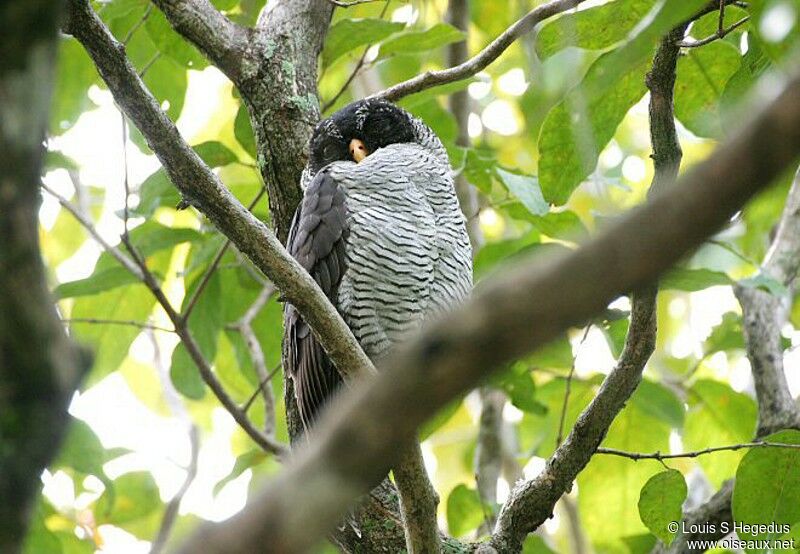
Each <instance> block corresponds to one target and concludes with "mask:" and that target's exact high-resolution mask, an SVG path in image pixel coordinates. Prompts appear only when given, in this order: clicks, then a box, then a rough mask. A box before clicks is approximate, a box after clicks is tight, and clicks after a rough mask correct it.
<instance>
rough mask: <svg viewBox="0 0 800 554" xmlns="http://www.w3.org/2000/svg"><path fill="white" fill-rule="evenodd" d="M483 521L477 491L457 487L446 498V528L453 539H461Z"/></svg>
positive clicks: (465, 487) (461, 486) (464, 486)
mask: <svg viewBox="0 0 800 554" xmlns="http://www.w3.org/2000/svg"><path fill="white" fill-rule="evenodd" d="M483 520H484V515H483V507H482V505H481V499H480V497H479V496H478V491H476V490H475V489H470V488H468V487H467V486H466V485H458V486H457V487H456V488H454V489H453V490H452V492H450V496H448V497H447V528H448V529H449V531H450V534H452V535H453V536H454V537H461V536H463V535H466V534H467V532H469V531H471V530H472V529H475V528H476V527H478V525H480V524H481V523H482V522H483Z"/></svg>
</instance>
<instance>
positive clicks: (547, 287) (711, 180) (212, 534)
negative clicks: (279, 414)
mask: <svg viewBox="0 0 800 554" xmlns="http://www.w3.org/2000/svg"><path fill="white" fill-rule="evenodd" d="M754 113H757V116H756V117H755V118H754V119H752V120H751V121H750V122H749V124H747V125H746V126H744V127H743V128H742V129H740V130H739V132H738V133H736V134H735V135H733V136H732V138H731V139H730V140H728V141H727V142H725V143H724V144H723V145H722V146H720V147H719V148H718V149H717V150H716V151H715V152H714V153H713V154H712V155H711V156H710V157H709V158H708V159H707V160H706V161H704V162H702V163H700V164H698V165H696V166H694V167H693V168H692V169H691V170H690V171H688V172H687V173H685V174H684V175H683V176H682V177H681V179H680V180H679V183H678V184H677V185H676V186H675V187H669V188H668V189H667V190H665V191H664V192H662V193H660V194H658V195H656V196H655V197H654V198H653V199H652V201H650V202H648V203H647V204H646V205H644V206H642V207H640V208H638V209H636V210H633V211H632V212H630V213H629V214H627V215H626V216H625V217H622V218H621V219H620V220H619V221H618V222H616V223H615V224H614V225H613V226H612V227H610V228H608V229H607V230H606V231H605V232H604V233H602V234H600V235H599V236H597V237H596V238H595V239H594V240H592V241H590V242H588V243H587V244H586V245H584V246H583V247H581V248H580V249H578V250H577V251H574V252H572V253H570V254H568V255H565V256H561V257H556V258H552V259H549V260H547V263H546V264H542V263H541V262H542V261H541V258H540V257H537V258H536V259H533V258H528V259H523V260H520V262H518V264H517V265H516V266H514V267H512V268H509V269H508V270H507V271H506V272H504V273H503V274H502V275H498V276H496V277H495V278H494V279H492V280H490V281H487V282H485V283H484V285H483V286H482V287H480V289H479V290H478V291H476V293H475V294H474V295H473V297H472V299H471V300H470V301H469V302H468V303H466V304H465V305H463V306H461V307H458V308H455V309H454V311H453V312H452V313H450V314H449V315H448V316H446V317H444V318H443V319H442V320H440V321H438V322H434V323H431V324H430V325H428V326H427V328H426V329H424V331H423V332H421V333H420V334H418V335H417V336H416V338H415V339H413V340H412V341H410V342H409V343H408V344H406V345H405V346H402V347H399V348H398V349H397V350H396V351H395V352H394V354H393V355H392V356H390V357H389V358H388V359H387V360H386V363H385V364H384V365H383V367H384V371H383V372H382V373H381V374H380V376H378V377H376V378H372V379H369V380H367V381H365V382H364V383H361V384H360V385H359V386H357V387H355V388H354V389H353V390H351V391H348V392H346V393H344V394H342V396H341V397H340V400H339V402H338V405H337V406H336V407H335V408H334V409H332V410H330V411H329V412H327V415H326V416H325V417H324V418H323V419H322V420H321V421H320V422H319V424H318V425H317V427H316V429H315V430H314V431H313V432H312V433H313V435H314V436H313V440H311V441H309V443H308V444H306V445H303V447H302V448H301V449H299V450H298V452H297V454H296V457H295V458H294V460H293V462H292V463H291V464H290V465H289V466H288V467H287V468H286V469H285V470H284V472H283V473H282V474H281V475H280V476H279V477H278V478H277V479H275V480H274V481H272V482H271V483H270V484H269V485H268V486H267V487H266V488H265V489H264V490H262V491H261V492H260V493H259V494H257V495H255V496H254V497H253V498H252V499H251V501H250V503H249V505H248V507H247V508H246V509H245V510H243V511H242V512H240V513H239V514H238V515H236V516H234V517H233V518H231V519H230V520H228V521H226V522H225V523H224V524H223V525H213V524H208V525H204V526H203V527H201V528H200V529H199V530H198V531H197V532H196V533H195V534H194V535H193V536H192V537H190V538H189V540H188V541H187V542H186V543H185V544H184V545H183V548H182V550H181V551H182V552H196V551H198V550H202V551H203V552H206V553H215V552H227V553H237V552H252V551H254V550H257V549H258V548H259V546H260V545H264V544H269V545H271V547H272V548H273V550H274V551H275V552H302V551H304V550H305V549H307V548H308V547H310V546H311V545H313V544H314V543H315V542H316V541H317V540H319V538H320V537H322V536H323V535H324V534H325V533H326V532H328V531H329V530H330V529H331V528H332V527H333V526H334V525H335V522H336V521H337V520H338V519H339V517H341V515H342V513H343V512H344V511H345V510H346V508H347V506H348V505H349V504H350V503H351V502H353V500H354V499H355V498H356V497H358V495H360V494H363V493H364V492H366V491H367V490H369V488H370V487H372V486H374V485H375V484H376V483H378V482H379V481H380V480H381V479H382V477H383V475H385V472H386V471H387V470H388V468H389V467H390V466H391V464H392V463H393V462H394V460H395V457H396V455H397V453H398V449H399V448H400V447H401V445H403V444H405V443H407V441H409V440H411V439H412V438H413V435H414V431H415V429H417V428H418V426H419V425H420V424H421V423H422V422H423V421H424V420H425V419H427V418H428V417H430V416H431V415H432V414H433V413H434V412H435V411H436V410H437V409H438V408H440V407H441V406H443V405H445V404H446V403H447V402H448V401H450V400H452V399H454V398H455V397H457V395H459V394H462V393H464V392H465V391H467V390H469V389H470V388H471V387H473V386H474V385H475V384H476V383H477V382H478V381H479V380H481V379H482V378H484V377H485V376H486V375H488V374H489V373H490V372H492V371H494V370H496V369H498V368H499V367H500V366H501V364H503V363H505V362H507V361H509V360H511V359H514V358H516V357H519V356H521V355H523V354H525V353H526V352H530V351H531V350H533V349H535V348H537V347H539V346H542V345H544V344H545V343H546V342H547V341H549V340H552V339H554V338H555V337H557V336H558V335H559V334H560V333H563V332H564V331H565V330H566V329H567V328H568V327H570V326H573V325H579V324H581V323H582V322H585V321H586V320H587V319H589V318H591V317H592V316H593V315H594V314H596V313H598V312H600V311H601V310H603V309H605V307H606V306H607V305H608V303H609V302H611V301H612V300H613V299H614V298H616V297H618V296H619V295H620V294H623V293H624V292H625V291H629V290H636V289H639V288H641V287H644V286H647V284H648V283H652V282H653V281H654V280H655V279H656V278H657V277H658V276H659V275H660V274H661V273H663V272H664V271H666V270H667V269H668V268H669V267H670V266H672V265H673V264H674V263H675V262H676V261H677V260H679V259H680V258H681V257H682V256H684V255H686V254H687V253H688V252H689V251H690V250H692V249H694V248H696V247H697V246H699V245H700V244H701V243H702V242H703V241H704V240H705V239H706V238H708V237H709V236H710V235H712V234H713V233H714V232H716V231H717V230H718V229H719V228H720V227H722V226H723V225H724V224H725V223H726V222H727V221H728V220H729V218H730V217H731V216H732V215H733V214H734V213H736V211H738V210H739V209H741V207H742V206H743V205H744V204H745V203H746V202H747V200H748V199H749V198H750V197H752V196H753V195H754V194H755V193H756V192H758V191H759V190H761V189H763V188H765V187H766V186H767V185H768V184H769V183H770V182H772V181H773V180H774V179H775V178H776V177H777V176H778V175H779V174H780V173H781V172H782V171H784V170H785V169H786V168H787V167H789V166H790V165H792V164H793V163H794V162H795V161H796V159H797V157H798V155H800V76H798V75H795V76H794V77H793V78H792V79H791V80H790V81H789V82H788V83H787V86H786V87H785V89H784V90H783V91H782V92H781V93H780V95H778V96H777V97H776V98H775V99H774V101H773V102H772V103H771V104H769V106H767V107H766V109H757V110H754ZM676 220H680V221H681V222H682V225H679V226H676V225H675V221H676ZM609 267H613V268H614V271H608V270H607V268H609ZM652 316H653V314H652V313H650V311H649V310H642V311H641V312H639V313H634V314H633V319H634V321H633V322H632V324H633V325H646V322H647V321H650V320H651V319H652ZM628 348H629V349H630V348H635V349H637V350H639V351H640V352H642V353H643V352H645V351H646V350H647V348H648V345H647V344H646V343H645V344H636V345H633V344H631V345H629V346H628ZM620 380H623V381H624V377H623V376H620ZM606 382H607V388H612V386H613V384H614V383H615V380H613V379H612V380H611V381H608V380H607V381H606ZM614 396H616V395H614ZM601 402H602V404H606V403H607V402H608V404H612V402H610V401H609V399H608V398H607V396H606V399H604V400H602V401H601ZM602 408H603V407H602V406H598V408H597V409H598V410H602ZM589 431H590V430H589V429H587V428H586V427H585V424H579V425H578V426H577V428H576V430H575V431H574V432H573V435H574V439H573V440H575V441H579V440H585V438H584V436H583V434H584V433H585V432H589ZM598 442H599V441H598ZM569 443H570V439H568V440H567V443H565V445H566V444H569ZM592 446H597V444H593V445H592ZM567 462H568V461H567V460H564V459H560V460H555V462H554V463H556V464H561V463H567ZM552 465H553V464H552V463H551V466H552ZM560 473H561V474H563V473H565V472H560ZM559 495H560V492H559ZM547 515H549V513H548V514H547ZM545 517H546V516H545Z"/></svg>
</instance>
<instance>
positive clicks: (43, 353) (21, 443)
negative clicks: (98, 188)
mask: <svg viewBox="0 0 800 554" xmlns="http://www.w3.org/2000/svg"><path fill="white" fill-rule="evenodd" d="M61 7H62V6H61V5H60V3H57V2H55V3H54V2H50V1H45V0H31V1H29V2H4V3H3V4H2V5H0V21H2V22H3V23H2V27H3V32H2V33H0V99H2V101H1V102H0V291H2V294H0V498H2V502H0V552H9V553H11V554H14V553H16V552H20V551H21V550H22V543H23V541H24V538H25V536H26V532H27V529H28V524H29V520H30V517H31V515H32V510H33V508H34V506H35V505H36V499H37V497H38V492H39V490H40V489H41V485H42V483H41V474H42V471H43V470H44V468H45V467H47V465H48V464H49V463H50V461H51V460H52V459H53V457H54V456H55V454H56V453H57V452H58V448H59V446H60V444H61V440H62V438H63V435H64V429H65V426H66V423H67V421H68V420H69V418H68V417H67V407H68V405H69V401H70V400H71V399H72V395H73V393H74V391H75V389H76V387H77V386H78V384H79V382H80V380H81V378H82V377H83V375H84V373H85V372H86V371H87V370H88V369H89V366H90V365H91V364H90V358H89V356H88V355H87V354H86V353H85V352H83V351H82V350H80V349H79V348H78V347H77V346H76V345H75V344H74V343H73V342H72V341H70V340H69V338H68V337H67V335H66V333H65V332H64V328H63V326H62V324H61V322H60V320H59V318H58V314H57V313H56V309H55V304H54V302H53V298H52V296H51V295H50V292H49V290H48V287H47V278H46V271H45V268H44V265H43V264H42V257H41V252H40V249H39V204H40V200H41V199H40V196H39V183H40V175H41V170H42V162H43V157H44V148H43V146H42V145H43V143H44V138H45V131H46V129H47V126H48V120H49V118H48V116H49V111H50V110H49V106H50V95H51V92H52V86H53V74H54V71H53V70H54V67H55V58H56V46H57V40H58V20H59V18H60V16H61V13H62V10H61Z"/></svg>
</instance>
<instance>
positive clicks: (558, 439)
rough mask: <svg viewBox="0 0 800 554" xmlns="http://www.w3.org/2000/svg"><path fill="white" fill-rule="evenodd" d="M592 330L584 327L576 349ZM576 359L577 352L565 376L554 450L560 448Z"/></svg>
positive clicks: (590, 326) (589, 326)
mask: <svg viewBox="0 0 800 554" xmlns="http://www.w3.org/2000/svg"><path fill="white" fill-rule="evenodd" d="M591 328H592V324H591V323H590V324H589V325H587V326H586V329H584V331H583V336H582V337H581V341H580V342H579V343H578V348H580V347H581V345H583V343H584V342H586V337H588V336H589V329H591ZM577 358H578V353H577V351H576V352H575V353H574V354H573V355H572V364H571V365H570V367H569V374H568V375H567V383H566V387H565V389H564V403H563V404H562V405H561V416H560V417H559V419H558V435H557V436H556V448H558V447H559V446H561V441H562V439H563V438H564V423H565V422H566V419H567V406H568V405H569V394H570V390H571V389H572V377H573V376H574V375H575V360H576V359H577Z"/></svg>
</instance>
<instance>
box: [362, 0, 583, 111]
mask: <svg viewBox="0 0 800 554" xmlns="http://www.w3.org/2000/svg"><path fill="white" fill-rule="evenodd" d="M584 1H585V0H551V1H550V2H548V3H546V4H542V5H541V6H537V7H536V8H534V9H533V10H531V11H530V12H528V13H527V14H526V15H525V16H523V17H522V18H521V19H519V20H518V21H517V22H516V23H514V24H513V25H511V26H510V27H509V28H508V29H506V30H505V31H504V32H503V33H502V34H501V35H500V36H498V37H497V38H496V39H494V40H493V41H492V42H491V43H490V44H489V45H488V46H487V47H486V48H484V49H483V50H481V51H480V52H479V53H478V54H477V55H475V56H473V57H472V58H470V59H469V60H467V61H466V62H464V63H462V64H459V65H457V66H455V67H449V68H447V69H442V70H440V71H426V72H425V73H423V74H422V75H418V76H416V77H413V78H411V79H408V80H407V81H403V82H402V83H398V84H396V85H393V86H391V87H389V88H387V89H386V90H384V91H381V92H378V93H376V94H373V95H372V96H371V97H372V98H384V99H386V100H392V101H397V100H399V99H400V98H403V97H404V96H408V95H409V94H414V93H415V92H420V91H422V90H425V89H429V88H431V87H435V86H439V85H444V84H447V83H452V82H454V81H460V80H462V79H466V78H467V77H471V76H473V75H475V74H476V73H478V72H479V71H481V70H483V69H485V68H486V66H488V65H489V64H490V63H492V62H493V61H495V60H496V59H497V58H498V57H499V56H500V54H502V53H503V52H505V51H506V49H507V48H508V47H509V46H511V45H512V44H513V43H514V41H515V40H517V39H518V38H519V37H521V36H522V35H524V34H526V33H528V32H530V31H531V29H533V28H534V27H535V26H536V24H537V23H540V22H542V21H544V20H545V19H548V18H550V17H553V16H554V15H557V14H559V13H563V12H565V11H567V10H570V9H572V8H574V7H576V6H578V5H579V4H581V3H582V2H584Z"/></svg>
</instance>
